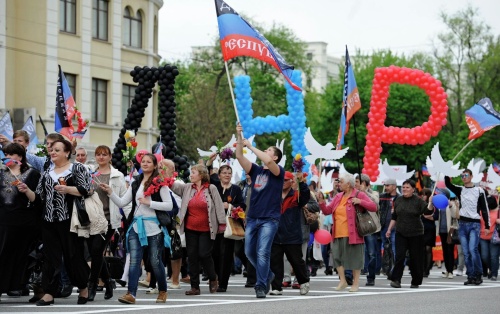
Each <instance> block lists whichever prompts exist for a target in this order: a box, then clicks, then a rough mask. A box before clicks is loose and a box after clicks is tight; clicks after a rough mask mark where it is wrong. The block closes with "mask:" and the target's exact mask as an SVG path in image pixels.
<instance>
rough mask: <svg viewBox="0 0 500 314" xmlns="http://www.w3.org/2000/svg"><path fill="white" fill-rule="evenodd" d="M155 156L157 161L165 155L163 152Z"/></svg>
mask: <svg viewBox="0 0 500 314" xmlns="http://www.w3.org/2000/svg"><path fill="white" fill-rule="evenodd" d="M155 157H156V161H157V162H160V161H162V160H163V155H162V154H161V153H157V154H155Z"/></svg>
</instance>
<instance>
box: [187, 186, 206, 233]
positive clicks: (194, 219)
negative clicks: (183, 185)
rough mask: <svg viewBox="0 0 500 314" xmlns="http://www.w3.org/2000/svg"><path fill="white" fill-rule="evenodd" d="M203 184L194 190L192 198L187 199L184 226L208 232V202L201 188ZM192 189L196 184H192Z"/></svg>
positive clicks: (203, 187)
mask: <svg viewBox="0 0 500 314" xmlns="http://www.w3.org/2000/svg"><path fill="white" fill-rule="evenodd" d="M205 188H206V187H205V186H202V188H201V189H200V190H199V191H198V190H197V191H196V192H195V194H194V196H193V198H192V199H190V200H189V203H188V206H187V213H186V228H187V229H189V230H193V231H200V232H209V231H210V226H209V224H208V204H207V199H206V198H205V194H204V193H203V190H204V189H205ZM193 189H195V190H196V186H195V185H194V184H193Z"/></svg>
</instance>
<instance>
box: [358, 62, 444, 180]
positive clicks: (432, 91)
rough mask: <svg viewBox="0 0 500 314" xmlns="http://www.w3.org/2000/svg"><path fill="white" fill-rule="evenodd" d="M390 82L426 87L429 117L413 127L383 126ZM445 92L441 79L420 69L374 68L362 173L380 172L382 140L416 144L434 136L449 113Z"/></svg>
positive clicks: (371, 174)
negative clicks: (428, 100) (429, 105)
mask: <svg viewBox="0 0 500 314" xmlns="http://www.w3.org/2000/svg"><path fill="white" fill-rule="evenodd" d="M392 83H399V84H410V85H414V86H417V87H419V88H421V89H423V90H424V91H425V93H426V94H427V95H428V96H429V99H430V102H431V115H430V116H429V119H428V121H426V122H424V123H423V124H422V125H419V126H416V127H414V128H400V127H394V126H385V125H384V123H385V118H386V113H387V99H388V98H389V86H390V85H391V84H392ZM446 97H447V95H446V93H445V92H444V89H443V87H442V86H441V82H440V81H439V80H437V79H435V78H434V77H432V75H430V74H429V73H425V72H424V71H422V70H417V69H409V68H400V67H396V66H390V67H388V68H377V69H375V77H374V78H373V87H372V98H371V101H370V112H369V113H368V118H369V122H368V124H367V125H366V129H367V131H368V132H367V134H366V146H365V157H364V158H363V162H364V168H363V173H366V174H367V175H368V176H370V179H371V180H372V181H376V180H377V177H378V175H379V170H378V165H379V163H380V153H382V143H387V144H401V145H403V144H406V145H417V144H420V145H421V144H424V143H425V142H427V141H429V140H430V139H431V137H432V136H437V135H438V133H439V131H441V128H442V127H443V126H444V125H446V122H447V120H446V117H447V113H448V101H447V99H446Z"/></svg>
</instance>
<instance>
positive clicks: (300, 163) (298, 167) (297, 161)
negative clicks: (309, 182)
mask: <svg viewBox="0 0 500 314" xmlns="http://www.w3.org/2000/svg"><path fill="white" fill-rule="evenodd" d="M304 166H305V163H304V160H303V159H302V155H301V154H297V155H295V157H294V158H293V162H292V168H293V171H295V173H297V172H302V168H304ZM295 179H296V180H297V186H298V185H299V182H300V180H302V178H298V177H297V175H295ZM299 195H300V193H298V194H297V201H298V200H299Z"/></svg>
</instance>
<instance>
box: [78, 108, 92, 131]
mask: <svg viewBox="0 0 500 314" xmlns="http://www.w3.org/2000/svg"><path fill="white" fill-rule="evenodd" d="M75 116H76V121H77V122H78V127H77V129H76V133H79V134H85V132H87V128H88V127H89V124H90V121H89V120H88V119H86V120H84V119H83V118H82V113H81V112H80V110H78V108H76V107H75Z"/></svg>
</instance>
